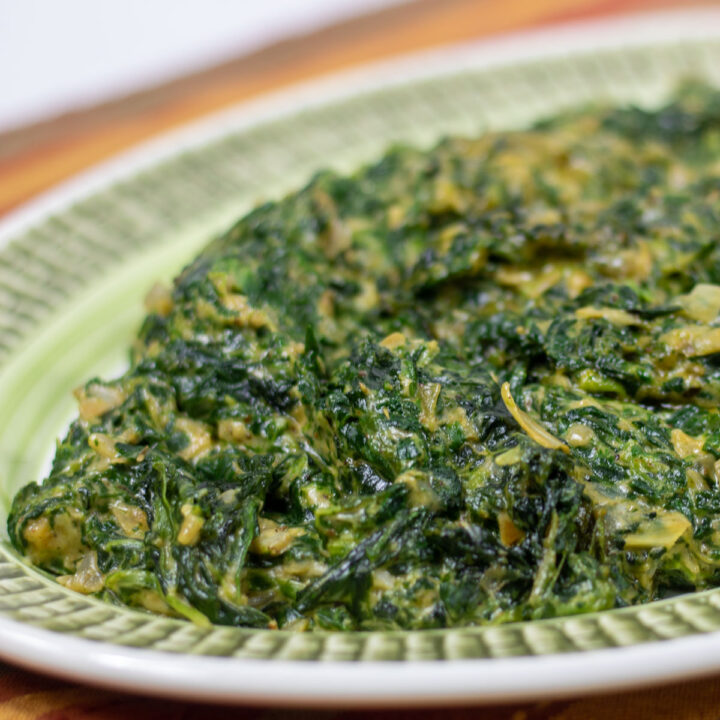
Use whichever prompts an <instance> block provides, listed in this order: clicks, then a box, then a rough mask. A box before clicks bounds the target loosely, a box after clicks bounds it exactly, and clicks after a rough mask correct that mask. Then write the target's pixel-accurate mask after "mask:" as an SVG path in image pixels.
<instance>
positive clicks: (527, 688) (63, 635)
mask: <svg viewBox="0 0 720 720" xmlns="http://www.w3.org/2000/svg"><path fill="white" fill-rule="evenodd" d="M686 76H695V77H701V78H704V79H706V80H708V81H710V82H713V83H715V84H718V85H720V11H713V10H701V11H694V12H682V13H663V14H656V15H646V16H641V17H634V18H626V19H622V20H616V21H609V22H605V23H595V24H586V25H582V24H579V25H573V26H565V27H563V28H561V29H556V30H552V31H542V32H535V33H529V34H523V35H517V36H512V37H510V38H507V39H504V40H498V41H494V42H488V43H483V44H481V45H474V46H463V47H459V48H451V49H446V50H442V51H435V52H432V53H424V54H422V55H421V56H414V57H411V58H408V59H403V60H400V61H395V62H393V63H389V64H387V63H386V64H382V65H376V66H373V67H370V68H366V69H365V70H362V71H360V72H354V73H346V74H344V75H343V76H340V77H336V78H334V79H331V80H330V81H323V82H321V83H314V84H313V85H309V86H305V87H303V88H300V89H298V90H295V91H292V92H287V93H284V94H282V95H279V96H275V97H272V98H269V99H265V100H263V101H260V102H256V103H253V104H246V105H244V106H242V107H241V108H238V109H235V110H233V111H231V112H228V113H224V114H222V115H221V116H217V117H215V118H212V119H211V120H209V121H206V122H204V123H202V124H201V125H196V126H194V127H191V128H189V129H187V130H184V131H182V132H180V133H174V134H172V135H169V136H168V137H167V138H165V139H164V140H162V141H161V142H160V143H154V144H153V145H152V146H146V147H143V148H141V149H139V150H137V151H134V152H133V153H132V154H131V155H129V156H127V157H125V158H124V159H122V160H121V161H119V162H115V163H113V164H112V165H109V166H105V167H103V168H100V169H98V170H96V171H93V172H91V173H90V174H89V175H87V176H85V177H84V178H81V179H79V180H76V181H74V182H73V183H71V184H70V185H68V186H66V187H65V188H63V189H61V190H59V191H56V192H55V193H54V194H51V195H50V196H48V197H46V198H43V199H41V200H40V201H38V202H36V203H35V205H34V207H30V208H28V209H26V210H24V211H21V212H20V213H18V214H16V215H15V216H14V217H11V218H9V219H8V220H6V221H5V222H4V224H3V225H2V227H0V501H1V502H0V527H1V528H2V542H1V543H0V633H1V634H2V638H3V640H2V643H1V644H0V656H3V657H4V658H6V659H8V660H11V661H14V662H17V663H20V664H23V665H25V666H28V667H32V668H34V669H38V670H42V671H46V672H51V673H55V674H60V675H64V676H66V677H72V678H74V679H77V680H83V681H86V682H92V683H96V684H103V685H107V686H113V687H119V688H124V689H131V690H136V691H145V692H151V693H155V694H163V695H169V696H174V697H192V698H196V699H206V700H218V701H226V702H227V701H234V702H246V703H248V702H254V703H266V704H293V703H303V704H305V705H308V704H313V705H338V704H342V705H358V706H359V705H378V704H390V703H395V704H423V705H425V704H428V703H430V702H435V703H449V702H457V703H460V702H469V701H490V700H500V699H514V700H518V699H521V698H531V697H540V696H557V695H560V694H571V693H578V692H584V691H589V690H591V689H600V688H609V687H628V686H633V685H638V684H642V683H649V682H657V681H661V680H667V679H670V678H680V677H689V676H691V675H697V674H700V673H707V672H712V671H717V670H720V588H718V589H715V590H709V591H705V592H701V593H695V594H689V595H682V596H678V597H675V598H672V599H670V600H664V601H662V602H656V603H650V604H648V605H644V606H638V607H633V608H626V609H620V610H612V611H606V612H602V613H596V614H591V615H581V616H575V617H564V618H554V619H550V620H542V621H535V622H528V623H515V624H508V625H501V626H494V627H480V628H463V629H452V630H430V631H416V632H383V633H367V632H366V633H327V632H326V633H322V632H316V633H308V634H301V633H292V632H281V631H268V630H248V629H241V628H230V627H213V628H201V627H196V626H194V625H192V624H190V623H187V622H184V621H180V620H174V619H169V618H163V617H157V616H152V615H149V614H146V613H142V612H139V611H132V610H128V609H124V608H119V607H114V606H110V605H107V604H105V603H101V602H99V601H97V600H94V599H93V598H89V597H85V596H82V595H78V594H75V593H72V592H71V591H69V590H66V589H65V588H63V587H62V586H60V585H58V584H57V583H56V582H55V581H54V580H53V579H52V578H50V577H49V576H46V575H44V574H43V573H41V572H39V571H37V570H35V569H33V568H31V567H29V566H28V565H27V564H26V563H25V562H24V561H23V560H22V558H20V557H19V556H18V555H17V554H16V553H15V552H14V551H13V550H12V549H11V548H10V546H9V544H8V543H7V539H6V532H5V521H6V516H7V510H8V507H9V503H10V499H11V498H12V495H13V494H14V492H15V491H16V490H17V489H18V488H19V487H21V486H22V485H24V484H26V483H27V482H30V481H32V480H36V479H38V478H40V477H42V475H43V472H44V470H45V468H46V467H47V463H48V461H49V458H50V457H51V454H52V451H53V447H54V441H55V438H56V437H57V436H58V435H59V434H60V433H61V432H62V431H63V428H64V426H65V424H66V423H67V421H68V420H69V419H70V418H71V416H72V414H73V410H74V403H73V401H72V397H71V390H72V388H74V387H75V386H77V385H78V384H79V383H81V382H82V381H83V380H84V379H87V378H88V377H92V376H94V375H104V376H110V375H113V374H115V373H117V372H118V371H120V370H122V368H123V365H124V363H125V361H126V360H125V358H126V352H127V348H128V347H129V345H130V343H131V342H132V338H133V335H134V332H135V330H136V328H137V327H138V324H139V322H140V320H141V317H142V312H143V311H142V297H143V295H144V293H145V292H146V291H147V289H148V288H149V287H150V286H151V285H152V284H153V282H155V281H156V280H158V279H160V280H165V281H168V280H169V279H170V278H171V277H172V276H173V274H174V273H176V272H177V271H178V270H179V269H180V268H181V267H182V265H183V264H184V263H185V262H187V261H188V260H189V259H190V258H192V256H193V254H194V252H195V251H196V250H197V249H199V248H200V247H202V246H203V245H204V244H205V243H206V242H207V240H208V239H209V238H210V237H211V236H212V235H213V234H215V233H217V232H219V231H221V230H222V229H223V228H224V227H225V226H227V225H229V224H230V223H231V222H232V221H233V220H234V219H235V218H237V217H238V216H240V215H241V214H242V213H244V212H245V211H246V210H248V209H249V208H250V207H251V206H252V205H253V204H255V203H256V202H257V201H259V200H262V199H267V198H272V197H278V196H280V195H282V194H283V193H284V192H286V191H288V190H290V189H292V188H293V187H296V186H298V185H300V184H301V183H303V182H304V180H306V179H307V178H308V177H309V176H310V175H311V174H312V172H313V171H315V170H317V169H319V168H320V167H325V166H328V165H331V166H332V167H335V168H337V169H340V170H350V169H352V168H354V167H357V166H358V165H359V164H362V163H364V162H368V161H370V160H372V159H373V158H375V157H377V156H378V155H379V154H380V153H381V152H382V150H383V149H384V148H385V147H386V146H387V145H388V144H390V143H392V142H396V141H402V142H407V143H412V144H416V145H421V146H427V145H429V144H431V143H432V142H434V141H435V140H437V139H438V138H439V137H440V136H442V135H444V134H448V133H456V134H457V133H460V134H477V133H479V132H482V131H483V130H484V129H496V128H502V129H505V128H512V127H519V126H522V125H525V124H527V123H529V122H531V121H533V120H534V119H536V118H538V117H541V116H543V115H547V114H551V113H554V112H557V111H558V110H561V109H563V108H566V107H571V106H574V105H578V104H582V103H587V102H602V101H615V102H625V101H631V102H635V103H638V104H649V105H652V104H654V103H658V102H660V101H662V99H663V97H664V96H665V95H666V94H667V93H668V92H670V91H671V90H672V88H673V86H674V85H675V84H676V83H677V81H678V80H679V79H681V78H682V77H686ZM347 88H352V93H349V92H348V90H347Z"/></svg>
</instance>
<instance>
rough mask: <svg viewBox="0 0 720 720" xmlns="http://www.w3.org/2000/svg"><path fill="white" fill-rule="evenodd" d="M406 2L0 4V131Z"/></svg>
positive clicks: (18, 0)
mask: <svg viewBox="0 0 720 720" xmlns="http://www.w3.org/2000/svg"><path fill="white" fill-rule="evenodd" d="M401 1H402V0H234V1H233V0H0V131H1V130H3V129H8V128H10V127H12V126H16V125H19V124H22V123H26V122H30V121H33V120H38V119H41V118H43V117H47V116H49V115H53V114H56V113H59V112H62V111H64V110H68V109H70V108H73V107H77V106H80V105H86V104H90V103H93V102H97V101H100V100H103V99H107V98H110V97H113V96H117V95H118V94H122V93H124V92H127V91H130V90H134V89H139V88H141V87H143V86H147V85H151V84H153V83H154V82H157V81H162V80H165V79H169V78H172V77H173V76H176V75H181V74H183V73H187V72H189V71H191V70H193V69H199V68H201V67H203V66H207V65H212V64H213V63H216V62H219V61H222V60H224V59H227V58H230V57H233V56H235V55H238V54H240V53H243V52H248V51H251V50H255V49H257V48H258V47H260V46H262V45H265V44H268V43H270V42H272V41H274V40H278V39H281V38H283V37H287V36H289V35H293V34H297V33H301V32H304V31H308V30H311V29H313V28H317V27H320V26H323V25H328V24H331V23H333V22H336V21H338V20H341V19H344V18H348V17H352V16H355V15H359V14H361V13H364V12H369V11H371V10H374V9H377V8H378V7H381V6H385V5H391V4H398V3H399V2H401Z"/></svg>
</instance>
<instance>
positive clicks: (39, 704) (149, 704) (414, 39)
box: [0, 0, 720, 720]
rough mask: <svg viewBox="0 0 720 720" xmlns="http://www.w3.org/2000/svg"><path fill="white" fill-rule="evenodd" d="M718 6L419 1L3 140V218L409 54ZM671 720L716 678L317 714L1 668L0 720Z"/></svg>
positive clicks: (694, 708) (712, 707) (656, 0)
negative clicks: (221, 704)
mask: <svg viewBox="0 0 720 720" xmlns="http://www.w3.org/2000/svg"><path fill="white" fill-rule="evenodd" d="M691 4H692V5H706V6H707V5H717V4H718V2H714V1H713V0H704V1H703V0H697V1H696V2H692V3H689V2H683V1H682V0H419V1H418V2H414V3H408V4H404V5H399V6H395V7H392V8H390V9H387V10H383V11H380V12H376V13H373V14H370V15H366V16H364V17H361V18H359V19H355V20H351V21H348V22H345V23H343V24H340V25H336V26H334V27H331V28H328V29H323V30H320V31H317V32H315V33H313V34H312V35H306V36H303V37H298V38H293V39H290V40H286V41H284V42H282V43H279V44H276V45H273V46H272V47H268V48H266V49H264V50H262V51H259V52H256V53H253V54H252V55H248V56H245V57H239V58H237V59H233V60H231V61H229V62H226V63H225V64H223V65H220V66H217V67H214V68H212V69H210V70H204V71H202V72H199V73H197V74H194V75H189V76H186V77H183V78H181V79H179V80H176V81H174V82H171V83H167V84H164V85H162V86H159V87H155V88H153V89H151V90H148V91H144V92H140V93H137V94H134V95H131V96H128V97H123V98H118V99H117V100H114V101H113V102H110V103H106V104H103V105H100V106H97V107H93V108H84V109H80V110H77V111H75V112H72V113H69V114H67V115H65V116H63V117H59V118H53V119H51V120H48V121H46V122H42V123H38V124H35V125H32V126H27V127H22V128H19V129H16V130H14V131H12V132H7V133H5V134H0V216H1V215H4V214H7V213H8V212H10V211H11V210H13V209H15V208H17V207H19V206H20V205H22V204H23V203H24V202H26V201H28V200H29V199H31V198H32V197H34V196H36V195H38V194H39V193H41V192H42V191H44V190H46V189H48V188H50V187H52V186H53V185H55V184H57V183H58V182H61V181H62V180H65V179H67V178H69V177H71V176H72V175H74V174H75V173H78V172H80V171H82V170H84V169H86V168H88V167H90V166H92V165H94V164H96V163H98V162H101V161H103V160H106V159H108V158H110V157H112V156H113V155H115V154H117V153H119V152H121V151H123V150H125V149H128V148H130V147H131V146H133V145H135V144H137V143H139V142H142V141H145V140H148V139H151V138H153V137H155V136H157V135H159V134H161V133H163V132H165V131H167V130H170V129H172V128H176V127H178V126H180V125H182V124H183V123H186V122H189V121H191V120H195V119H198V118H201V117H202V116H204V115H206V114H208V113H211V112H213V111H217V110H221V109H223V108H227V107H229V106H231V105H233V104H234V103H238V102H240V101H243V100H246V99H249V98H253V97H256V96H258V95H260V94H262V93H265V92H268V91H271V90H278V89H280V88H283V87H286V86H289V85H291V84H293V83H296V82H299V81H303V80H307V79H310V78H316V77H319V76H322V75H324V74H327V73H331V72H333V71H337V70H342V69H347V68H350V67H353V66H358V65H361V64H363V63H365V62H369V61H373V60H378V59H383V58H389V57H392V56H396V55H400V54H402V53H406V52H410V51H416V50H421V49H425V48H431V47H437V46H440V45H445V44H449V43H453V42H461V41H468V40H474V39H480V38H483V37H488V36H491V35H496V34H500V33H506V32H510V31H515V30H521V29H529V28H537V27H540V26H544V25H548V24H552V23H558V22H564V21H569V20H579V19H590V18H600V17H607V16H612V15H618V14H624V13H637V12H643V11H649V10H656V9H663V8H677V7H687V6H689V5H691ZM128 717H132V718H133V719H134V720H144V719H145V718H148V719H149V718H153V720H165V719H168V720H170V719H172V720H175V719H177V720H181V719H182V720H191V719H196V718H197V719H199V718H207V717H213V718H253V719H255V718H267V719H268V720H270V719H272V720H278V719H280V718H295V719H296V720H301V719H302V720H310V718H313V719H314V718H319V719H320V720H330V719H331V718H332V719H333V720H340V719H342V720H350V719H354V720H360V718H365V717H373V718H375V719H376V720H384V719H385V718H390V717H393V718H401V719H403V720H405V719H406V720H410V718H413V720H431V719H432V720H435V719H437V720H460V719H463V720H464V719H465V718H478V719H480V720H482V719H489V718H498V719H499V720H575V719H577V720H595V719H596V718H597V719H599V718H613V720H626V719H630V718H632V719H633V720H636V719H637V718H643V717H648V718H649V717H653V718H656V719H663V718H667V719H668V720H691V719H692V720H700V719H701V718H707V720H711V719H713V720H714V719H716V718H720V677H713V678H709V679H705V680H696V681H692V682H686V683H678V684H672V685H666V686H664V687H662V688H655V689H651V690H641V691H636V692H632V693H614V694H610V695H595V696H592V697H588V698H583V699H579V700H569V701H558V702H552V703H535V704H522V705H517V706H507V705H506V706H502V707H501V706H493V707H485V708H480V709H443V710H423V711H404V712H391V711H384V712H341V711H338V712H331V711H323V712H313V711H295V712H289V711H286V710H262V709H251V708H212V709H211V708H210V707H209V706H205V705H193V704H188V703H175V702H165V701H159V700H149V699H146V698H141V697H137V696H131V695H124V694H121V693H115V692H106V691H103V690H96V689H91V688H84V687H82V686H79V685H75V684H73V683H67V682H63V681H59V680H54V679H50V678H46V677H43V676H40V675H35V674H33V673H29V672H25V671H23V670H19V669H17V668H13V667H10V666H7V665H2V664H0V719H4V718H8V719H12V720H38V719H39V718H43V720H65V719H67V720H80V719H84V720H90V719H91V718H92V719H98V720H99V719H100V718H106V719H111V718H118V719H119V718H128Z"/></svg>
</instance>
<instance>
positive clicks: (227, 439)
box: [8, 86, 720, 630]
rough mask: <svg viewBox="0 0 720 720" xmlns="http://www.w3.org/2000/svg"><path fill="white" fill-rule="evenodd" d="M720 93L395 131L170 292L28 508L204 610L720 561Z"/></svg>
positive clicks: (515, 590) (589, 587)
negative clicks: (500, 124)
mask: <svg viewBox="0 0 720 720" xmlns="http://www.w3.org/2000/svg"><path fill="white" fill-rule="evenodd" d="M719 241H720V94H719V93H717V92H715V91H713V90H710V89H708V88H704V87H699V86H688V87H687V88H685V89H684V90H683V91H682V92H681V93H680V94H678V96H677V97H676V98H675V99H674V100H673V101H672V102H671V103H670V104H669V105H668V106H666V107H665V108H662V109H660V110H658V111H647V110H641V109H637V108H630V109H627V108H625V109H615V110H610V111H601V110H593V111H583V112H576V113H573V114H570V115H567V116H563V117H559V118H555V119H552V120H549V121H547V122H544V123H541V124H539V125H538V126H536V127H535V128H534V129H531V130H529V131H526V132H517V133H506V134H491V135H486V136H484V137H482V138H480V139H477V140H464V139H448V140H445V141H443V142H442V143H440V145H438V146H437V147H436V148H435V149H433V150H431V151H429V152H420V151H418V150H412V149H407V148H397V149H394V150H392V151H391V152H389V153H388V154H387V155H386V156H385V157H384V158H383V159H382V160H380V162H378V163H377V164H375V165H373V166H371V167H368V168H365V169H363V170H361V171H359V172H358V173H357V174H356V175H354V176H352V177H339V176H337V175H335V174H333V173H329V172H325V173H321V174H319V175H317V176H316V177H315V178H314V179H313V180H312V181H311V182H310V183H309V184H308V186H307V187H306V188H304V189H303V190H301V191H300V192H298V193H296V194H294V195H291V196H289V197H287V198H285V199H284V200H282V201H280V202H276V203H268V204H266V205H263V206H261V207H259V208H257V209H256V210H254V211H253V212H252V213H250V214H249V215H248V216H247V217H245V218H243V219H242V220H241V221H240V222H238V223H237V225H235V227H233V228H232V229H231V230H230V231H229V232H228V233H227V234H225V235H224V236H222V237H220V238H219V239H217V240H215V241H214V242H213V243H212V244H211V245H209V246H208V248H207V249H206V250H205V251H204V252H203V253H202V254H201V255H200V256H199V257H198V258H197V259H196V260H195V262H193V263H192V264H191V265H190V266H188V267H187V268H186V269H185V271H184V272H183V273H182V274H181V275H180V277H179V278H178V279H177V280H176V282H175V285H174V287H173V289H172V291H171V292H170V293H163V292H161V291H157V290H155V291H153V292H152V293H151V295H150V296H149V302H148V309H149V311H150V314H149V315H148V317H147V319H146V321H145V324H144V325H143V328H142V330H141V332H140V335H139V338H138V342H137V343H136V345H135V348H134V350H133V359H132V365H131V368H130V370H129V371H128V372H127V373H126V374H125V375H124V376H123V377H122V378H120V379H118V380H114V381H112V382H103V381H100V380H92V381H90V382H89V383H88V384H87V385H86V386H85V387H84V388H83V389H81V390H80V391H79V392H78V399H79V406H80V417H79V418H78V420H76V421H75V422H74V423H73V425H72V426H71V427H70V429H69V431H68V434H67V436H66V437H65V439H64V440H63V441H62V442H61V443H60V444H59V445H58V449H57V454H56V458H55V462H54V465H53V469H52V472H51V474H50V476H49V477H48V478H47V479H46V480H45V481H44V483H43V484H42V485H30V486H28V487H26V488H24V489H23V490H22V491H21V492H20V493H19V494H18V495H17V497H16V498H15V502H14V504H13V508H12V512H11V515H10V518H9V520H8V528H9V532H10V537H11V539H12V541H13V543H14V544H15V546H16V547H17V548H18V549H19V550H20V551H21V552H24V553H26V554H27V555H28V557H29V558H30V559H31V560H32V561H33V562H35V563H36V564H38V565H40V566H41V567H43V568H45V569H46V570H49V571H51V572H53V573H55V574H57V575H58V576H60V581H61V582H63V583H64V584H65V585H67V586H68V587H71V588H73V589H75V590H78V591H81V592H86V593H96V594H98V595H100V596H101V597H104V598H105V599H107V600H109V601H111V602H115V603H124V604H128V605H131V606H135V607H141V608H145V609H147V610H150V611H154V612H161V613H166V614H169V615H174V616H182V617H186V618H188V619H190V620H192V621H194V622H197V623H207V622H213V623H221V624H228V625H243V626H254V627H283V628H292V629H313V628H324V629H332V630H352V629H374V628H379V629H382V628H425V627H442V626H448V625H462V624H480V623H496V622H505V621H513V620H525V619H533V618H541V617H550V616H554V615H560V614H571V613H581V612H588V611H594V610H602V609H606V608H611V607H616V606H621V605H626V604H631V603H638V602H644V601H648V600H652V599H653V598H657V597H661V596H662V595H663V594H665V593H667V592H671V591H672V592H675V591H678V590H688V589H694V588H702V587H708V586H712V585H716V584H718V582H720V491H719V486H718V483H719V482H720V464H718V460H719V459H720V414H718V411H717V405H718V400H719V399H720V361H719V360H718V358H719V357H720V320H718V314H719V313H720V250H719V248H720V242H719Z"/></svg>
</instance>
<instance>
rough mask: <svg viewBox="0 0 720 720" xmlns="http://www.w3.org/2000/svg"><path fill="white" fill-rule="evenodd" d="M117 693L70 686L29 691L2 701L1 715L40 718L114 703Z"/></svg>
mask: <svg viewBox="0 0 720 720" xmlns="http://www.w3.org/2000/svg"><path fill="white" fill-rule="evenodd" d="M117 697H118V696H117V695H116V694H113V693H108V692H105V691H103V690H95V689H93V688H84V687H70V688H64V689H62V690H49V691H46V692H35V693H27V694H25V695H18V696H16V697H14V698H11V699H10V700H5V701H4V702H2V703H0V717H2V718H8V720H9V719H10V718H12V720H38V719H39V718H40V717H42V716H43V715H47V714H48V713H51V712H55V711H58V710H68V709H73V708H75V709H76V710H80V709H81V708H86V707H88V706H97V705H98V704H101V703H108V704H110V703H112V702H113V701H115V700H116V699H117Z"/></svg>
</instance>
